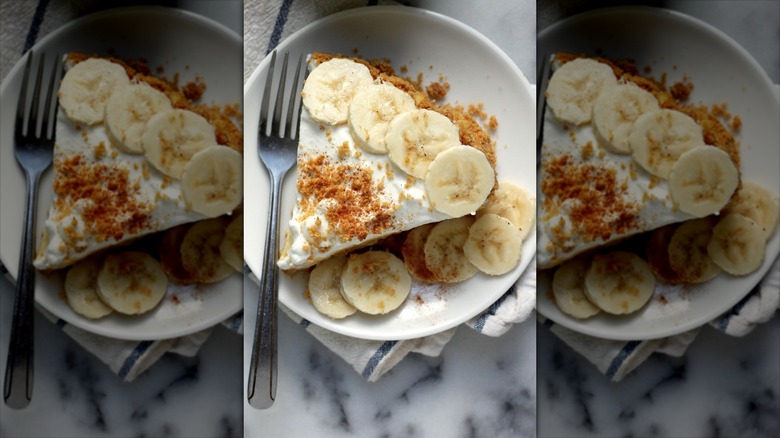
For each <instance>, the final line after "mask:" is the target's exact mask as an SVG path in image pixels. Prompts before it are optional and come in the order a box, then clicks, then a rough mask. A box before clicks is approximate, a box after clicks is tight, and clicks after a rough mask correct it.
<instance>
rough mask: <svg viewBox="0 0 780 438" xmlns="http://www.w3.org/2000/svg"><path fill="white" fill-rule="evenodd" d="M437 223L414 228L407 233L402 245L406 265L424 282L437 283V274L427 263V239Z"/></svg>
mask: <svg viewBox="0 0 780 438" xmlns="http://www.w3.org/2000/svg"><path fill="white" fill-rule="evenodd" d="M434 225H435V224H426V225H421V226H419V227H417V228H414V229H412V230H411V231H409V232H408V233H407V234H406V237H405V238H404V242H403V244H402V245H401V255H402V256H403V259H404V265H405V266H406V270H407V271H409V274H411V276H412V277H413V278H414V279H415V280H417V281H421V282H423V283H435V282H436V281H437V279H436V275H435V274H434V273H433V272H432V271H431V270H430V269H428V265H427V264H426V263H425V241H426V240H428V234H430V232H431V230H432V229H433V227H434Z"/></svg>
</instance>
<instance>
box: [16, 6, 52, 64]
mask: <svg viewBox="0 0 780 438" xmlns="http://www.w3.org/2000/svg"><path fill="white" fill-rule="evenodd" d="M47 6H49V0H40V1H39V2H38V6H37V7H36V8H35V14H34V15H33V19H32V22H31V23H30V29H29V30H28V31H27V39H26V40H25V41H24V49H23V51H22V53H27V51H28V50H30V49H31V48H32V46H34V45H35V42H36V41H37V40H38V32H39V31H40V30H41V23H43V16H44V15H46V7H47Z"/></svg>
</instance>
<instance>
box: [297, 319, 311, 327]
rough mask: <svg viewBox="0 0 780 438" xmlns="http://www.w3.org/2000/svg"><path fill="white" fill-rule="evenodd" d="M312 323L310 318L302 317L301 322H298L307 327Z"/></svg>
mask: <svg viewBox="0 0 780 438" xmlns="http://www.w3.org/2000/svg"><path fill="white" fill-rule="evenodd" d="M309 324H311V323H310V322H309V320H308V319H305V318H301V322H299V323H298V325H299V326H301V327H303V328H306V327H308V326H309Z"/></svg>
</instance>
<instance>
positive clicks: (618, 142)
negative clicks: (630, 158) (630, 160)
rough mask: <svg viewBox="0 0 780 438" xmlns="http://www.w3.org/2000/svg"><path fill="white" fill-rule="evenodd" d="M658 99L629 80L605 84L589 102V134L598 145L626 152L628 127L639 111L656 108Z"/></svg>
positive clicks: (657, 108) (628, 150) (612, 150)
mask: <svg viewBox="0 0 780 438" xmlns="http://www.w3.org/2000/svg"><path fill="white" fill-rule="evenodd" d="M659 109H660V107H659V106H658V99H656V98H655V96H653V94H652V93H650V92H649V91H645V90H643V89H642V88H639V87H638V86H637V85H634V84H632V83H627V84H618V85H616V86H614V87H608V88H607V89H606V90H604V92H602V93H601V94H600V95H599V97H598V98H597V99H596V102H595V103H594V104H593V133H594V134H595V136H596V139H597V140H598V141H599V144H600V145H601V146H602V147H604V148H605V149H607V150H608V151H611V152H614V153H616V154H630V153H631V145H630V144H629V142H628V137H629V134H630V133H631V128H632V127H633V126H634V121H636V119H637V118H639V116H641V115H642V114H645V113H648V112H651V111H657V110H659Z"/></svg>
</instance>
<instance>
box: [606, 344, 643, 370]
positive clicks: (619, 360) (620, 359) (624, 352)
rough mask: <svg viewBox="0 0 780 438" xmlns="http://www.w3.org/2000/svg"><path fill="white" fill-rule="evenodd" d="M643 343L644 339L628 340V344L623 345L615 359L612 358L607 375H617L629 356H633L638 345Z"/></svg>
mask: <svg viewBox="0 0 780 438" xmlns="http://www.w3.org/2000/svg"><path fill="white" fill-rule="evenodd" d="M640 343H642V341H629V342H626V345H624V346H623V348H622V349H621V350H620V352H619V353H618V354H617V356H615V358H614V359H612V363H611V364H609V368H608V369H607V377H608V378H609V379H612V377H614V376H615V373H617V372H618V370H619V369H620V367H621V366H623V363H624V362H625V361H626V359H628V356H631V353H633V352H634V350H636V347H638V346H639V344H640Z"/></svg>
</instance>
